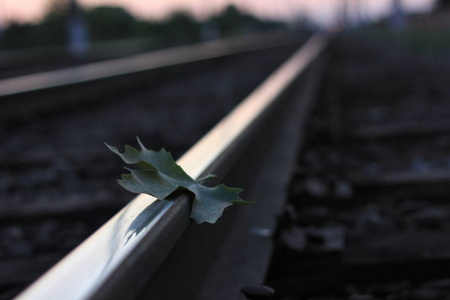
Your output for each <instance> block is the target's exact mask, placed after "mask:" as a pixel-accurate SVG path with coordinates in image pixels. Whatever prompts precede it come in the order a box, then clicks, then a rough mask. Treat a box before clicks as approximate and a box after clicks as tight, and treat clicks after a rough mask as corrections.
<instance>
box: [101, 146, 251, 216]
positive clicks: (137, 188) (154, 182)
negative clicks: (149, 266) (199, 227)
mask: <svg viewBox="0 0 450 300" xmlns="http://www.w3.org/2000/svg"><path fill="white" fill-rule="evenodd" d="M137 140H138V143H139V146H140V147H141V150H136V149H135V148H133V147H131V146H129V145H125V152H123V153H121V152H120V151H119V150H118V149H117V148H116V147H113V146H109V145H108V144H106V146H107V147H108V148H109V149H110V150H111V151H112V152H114V153H115V154H117V155H118V156H119V157H120V158H122V160H123V161H124V162H125V163H127V164H132V165H135V166H136V167H137V168H138V169H128V168H126V169H127V170H129V171H130V172H131V173H130V174H124V175H122V180H119V184H120V185H121V186H122V187H123V188H125V189H126V190H128V191H130V192H133V193H144V194H150V195H152V196H154V197H156V198H158V199H161V200H162V199H165V198H166V197H168V196H169V195H170V194H172V193H173V192H174V191H176V190H178V189H186V190H189V191H191V192H192V193H193V194H194V201H193V204H192V211H191V218H192V219H194V221H195V222H197V223H198V224H200V223H203V222H208V223H215V222H216V221H217V219H218V218H220V216H222V214H223V210H224V209H225V208H226V207H228V206H230V205H232V204H249V203H252V202H248V201H243V200H242V199H241V198H240V197H239V193H240V192H241V191H242V189H237V188H229V187H226V186H225V185H223V184H221V185H218V186H216V187H207V186H204V185H202V184H201V183H200V182H202V181H204V180H207V179H210V178H214V177H215V175H208V176H206V177H204V178H201V179H199V180H197V181H196V180H194V179H192V178H191V177H190V176H189V175H188V174H186V172H184V170H183V169H182V168H181V167H180V166H179V165H177V163H176V162H175V160H174V159H173V157H172V155H171V154H170V152H167V151H166V150H165V149H161V150H160V151H153V150H149V149H147V148H145V146H144V145H143V144H142V142H141V141H140V140H139V138H138V139H137Z"/></svg>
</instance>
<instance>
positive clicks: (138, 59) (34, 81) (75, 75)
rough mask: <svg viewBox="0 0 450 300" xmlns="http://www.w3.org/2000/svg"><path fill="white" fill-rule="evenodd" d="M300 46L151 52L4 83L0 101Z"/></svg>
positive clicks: (250, 39)
mask: <svg viewBox="0 0 450 300" xmlns="http://www.w3.org/2000/svg"><path fill="white" fill-rule="evenodd" d="M297 42H298V40H297V39H296V38H295V35H294V34H289V33H281V32H276V33H271V34H264V33H259V34H254V35H250V36H246V37H237V38H227V39H221V40H216V41H210V42H205V43H200V44H195V45H188V46H182V47H176V48H171V49H164V50H158V51H152V52H149V53H144V54H137V55H133V56H130V57H125V58H120V59H113V60H108V61H102V62H96V63H89V64H86V65H82V66H77V67H72V68H67V69H62V70H55V71H47V72H42V73H38V74H31V75H25V76H20V77H15V78H10V79H4V80H1V81H0V97H5V96H11V95H17V94H22V93H29V92H33V91H40V90H45V89H51V88H56V87H63V86H69V85H75V84H80V83H85V82H91V81H96V80H101V79H107V78H111V77H117V76H123V75H129V74H133V73H138V72H142V71H148V70H152V69H158V68H163V67H169V66H176V65H181V64H185V63H192V62H197V61H203V60H208V59H213V58H217V57H222V56H228V55H234V54H239V53H245V52H251V51H257V50H263V49H270V48H273V47H279V46H282V45H292V44H294V43H297Z"/></svg>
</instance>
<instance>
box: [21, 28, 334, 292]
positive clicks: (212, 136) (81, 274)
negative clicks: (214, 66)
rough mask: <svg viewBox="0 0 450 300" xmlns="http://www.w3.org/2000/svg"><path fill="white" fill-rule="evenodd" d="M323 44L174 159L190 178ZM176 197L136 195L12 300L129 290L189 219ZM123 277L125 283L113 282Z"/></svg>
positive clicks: (238, 135) (301, 53) (303, 53)
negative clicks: (107, 289)
mask: <svg viewBox="0 0 450 300" xmlns="http://www.w3.org/2000/svg"><path fill="white" fill-rule="evenodd" d="M326 45H327V37H326V36H324V35H321V34H316V35H314V36H313V37H311V38H310V39H309V40H308V41H307V42H306V44H304V45H303V46H302V47H301V48H300V49H299V50H298V51H297V52H296V53H295V54H294V55H292V57H291V58H289V59H288V60H287V61H286V62H285V63H284V64H283V65H281V66H280V67H279V68H278V69H277V70H276V71H275V72H274V73H273V74H272V75H271V76H269V77H268V78H267V79H266V80H265V81H264V82H263V83H262V84H261V85H260V86H259V87H258V88H257V89H256V90H255V91H254V92H253V93H252V94H250V95H249V96H248V97H247V98H246V99H244V100H243V101H242V102H241V104H240V105H238V106H237V107H236V108H235V109H234V110H233V111H232V112H230V113H229V114H228V115H227V116H226V117H225V118H224V119H223V120H222V121H221V122H219V123H218V124H217V125H216V126H215V127H214V128H213V129H211V131H210V132H209V133H207V134H206V135H205V136H204V137H203V138H202V139H201V140H200V141H198V142H197V143H196V144H195V145H194V146H193V147H192V148H191V149H190V150H189V151H188V152H187V153H186V154H185V155H183V156H182V157H181V158H180V159H179V160H178V161H177V163H178V164H179V165H180V166H181V167H182V168H183V169H184V170H185V171H186V172H187V173H188V174H189V175H190V176H191V177H192V178H194V179H198V178H200V177H201V176H203V175H204V173H206V172H209V171H210V170H211V168H213V166H214V165H215V164H216V163H217V161H218V160H220V159H221V157H223V156H224V153H225V152H230V151H233V149H234V147H235V146H236V142H237V141H239V140H240V139H242V138H246V137H245V135H246V134H248V132H249V130H248V129H249V128H250V127H252V126H254V125H255V124H256V123H257V121H258V118H259V117H260V116H261V115H262V114H263V113H264V112H265V111H266V110H268V109H269V107H270V106H271V105H272V104H273V103H275V102H276V101H277V100H278V98H279V96H280V94H281V93H283V91H284V90H285V89H286V88H287V87H288V86H289V85H290V84H291V83H292V82H293V81H294V80H295V79H296V78H297V77H298V76H299V75H300V74H302V72H303V71H304V70H305V69H306V68H307V66H308V65H310V64H311V63H312V62H313V61H314V60H315V59H316V58H317V57H318V56H319V54H320V53H321V52H322V51H323V49H324V48H325V46H326ZM180 197H181V198H180V199H177V201H168V200H163V201H159V200H157V199H155V198H154V197H151V196H148V195H143V194H141V195H138V196H137V197H136V198H135V199H133V200H132V201H131V202H130V203H129V204H128V205H127V206H126V207H124V208H123V209H122V210H121V211H120V212H118V213H117V214H116V215H115V216H114V217H113V218H112V219H111V220H109V221H108V222H107V223H106V224H104V225H103V226H102V227H101V228H100V229H99V230H98V231H97V232H95V233H94V234H93V235H92V236H91V237H89V238H88V239H87V240H86V241H85V242H83V243H82V244H81V245H80V246H78V247H77V248H76V249H75V250H74V251H73V252H72V253H70V254H69V255H68V256H67V257H65V258H64V259H63V260H62V261H60V262H59V263H58V264H57V265H56V266H54V267H53V268H52V269H51V270H49V271H48V272H47V273H46V274H44V275H43V276H42V277H41V278H40V279H39V280H38V281H36V282H35V283H33V284H32V285H31V286H30V287H29V288H28V289H27V290H25V291H24V292H23V293H22V294H20V295H19V296H18V297H17V299H18V300H26V299H33V300H39V299H42V300H44V299H45V300H47V299H110V294H108V292H105V289H104V287H108V286H117V284H125V285H126V284H130V285H131V286H129V287H128V288H129V289H133V288H136V286H138V285H139V284H138V283H137V282H136V281H139V280H141V279H140V277H139V276H137V275H136V274H134V273H133V272H138V271H137V269H139V267H136V266H139V261H141V260H147V261H148V262H150V268H145V270H141V271H144V272H145V273H146V276H147V277H150V276H151V274H152V273H153V272H154V271H155V270H156V269H157V267H158V266H159V265H160V264H161V262H162V261H163V260H164V258H165V256H166V255H167V253H168V252H169V251H170V249H171V248H172V247H173V246H174V244H175V243H176V242H177V241H178V239H179V238H180V237H181V235H182V234H183V232H184V231H185V230H186V228H187V227H188V226H189V224H190V222H191V221H190V219H189V213H190V200H189V199H188V197H187V196H183V195H182V196H180ZM118 273H120V276H117V274H118ZM124 278H128V279H127V280H128V283H123V282H118V280H119V279H121V280H122V279H124ZM123 288H126V286H124V287H123Z"/></svg>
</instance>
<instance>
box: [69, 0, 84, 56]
mask: <svg viewBox="0 0 450 300" xmlns="http://www.w3.org/2000/svg"><path fill="white" fill-rule="evenodd" d="M67 37H68V51H69V54H70V55H72V56H73V57H77V58H82V57H84V56H86V54H87V52H88V50H89V43H88V30H87V26H86V22H85V20H84V18H83V16H82V13H81V9H80V7H79V5H78V3H77V2H76V0H71V2H70V7H69V15H68V24H67Z"/></svg>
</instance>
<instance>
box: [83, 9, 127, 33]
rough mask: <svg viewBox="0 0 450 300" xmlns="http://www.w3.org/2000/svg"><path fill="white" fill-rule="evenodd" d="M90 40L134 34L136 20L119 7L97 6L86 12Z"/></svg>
mask: <svg viewBox="0 0 450 300" xmlns="http://www.w3.org/2000/svg"><path fill="white" fill-rule="evenodd" d="M86 19H87V23H88V24H89V32H90V35H91V39H92V40H108V39H121V38H128V37H133V36H135V35H136V31H135V30H136V20H135V19H134V17H133V16H132V15H130V14H129V13H128V12H127V11H126V10H124V9H123V8H120V7H106V6H103V7H97V8H94V9H92V10H90V11H88V12H87V13H86Z"/></svg>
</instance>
